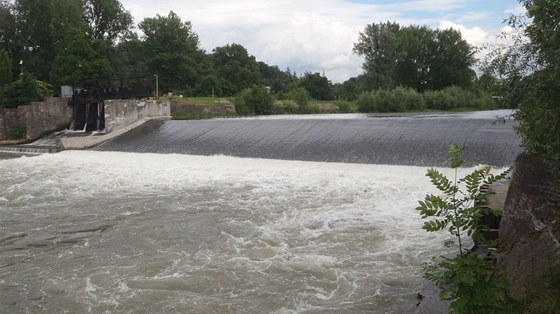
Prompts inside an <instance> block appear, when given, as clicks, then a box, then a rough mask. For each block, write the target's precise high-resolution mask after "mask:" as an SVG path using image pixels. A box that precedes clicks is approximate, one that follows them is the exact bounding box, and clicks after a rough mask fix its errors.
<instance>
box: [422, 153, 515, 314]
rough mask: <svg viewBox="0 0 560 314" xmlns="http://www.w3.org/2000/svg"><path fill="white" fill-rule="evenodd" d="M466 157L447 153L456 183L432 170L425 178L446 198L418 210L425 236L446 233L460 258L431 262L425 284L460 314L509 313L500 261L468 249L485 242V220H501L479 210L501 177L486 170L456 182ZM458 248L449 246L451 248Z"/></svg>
mask: <svg viewBox="0 0 560 314" xmlns="http://www.w3.org/2000/svg"><path fill="white" fill-rule="evenodd" d="M462 151H463V148H461V147H457V146H451V147H450V149H449V154H450V156H451V158H450V165H451V168H453V169H454V170H455V176H454V178H453V179H448V178H447V177H446V176H444V175H443V174H442V173H441V172H439V171H438V170H436V169H430V170H428V172H427V174H426V175H427V176H428V177H429V178H430V180H431V181H432V183H433V185H434V186H435V187H436V188H437V189H438V190H439V191H440V193H441V194H442V195H441V196H440V195H433V194H430V195H427V196H426V197H425V198H424V200H423V201H419V205H420V206H418V207H417V208H416V209H417V210H418V211H419V212H420V215H421V216H422V218H423V219H426V221H425V222H424V225H423V227H422V228H423V229H424V230H426V231H428V232H437V231H443V230H448V231H449V233H450V234H451V235H453V236H455V237H456V239H457V242H456V245H457V248H458V252H457V255H456V256H455V257H452V258H449V257H444V256H440V257H437V258H433V259H432V260H431V261H430V262H429V263H427V264H426V265H425V267H424V271H425V278H426V279H428V280H430V281H433V282H435V283H436V284H437V285H438V286H439V287H440V289H441V293H440V297H441V298H442V299H444V300H450V301H451V309H452V310H453V311H455V312H457V313H508V312H509V311H510V310H511V308H510V307H509V305H508V302H509V298H508V295H507V288H508V283H507V280H506V279H505V275H504V273H503V270H502V269H500V268H499V267H497V266H495V259H496V257H495V256H480V255H479V254H478V253H476V252H469V250H468V249H467V248H466V245H465V241H466V239H467V238H471V239H473V240H475V241H482V240H483V239H484V237H483V235H482V233H481V231H480V226H478V221H479V219H480V217H481V216H482V215H483V214H494V215H499V213H498V212H496V211H494V210H492V209H490V208H486V207H481V206H479V205H478V204H481V203H484V202H485V201H486V200H487V197H488V193H489V192H481V190H480V187H481V186H482V185H484V184H491V183H493V182H495V181H497V180H499V179H501V177H500V176H494V175H492V174H490V167H488V166H485V167H482V168H480V169H477V170H475V171H473V172H472V173H470V174H468V175H466V176H465V177H463V178H461V179H458V178H457V169H458V168H459V167H461V166H462V164H463V160H462V159H461V158H460V153H461V152H462ZM461 187H463V188H461ZM454 242H455V241H452V242H448V243H446V244H445V245H446V246H453V243H454Z"/></svg>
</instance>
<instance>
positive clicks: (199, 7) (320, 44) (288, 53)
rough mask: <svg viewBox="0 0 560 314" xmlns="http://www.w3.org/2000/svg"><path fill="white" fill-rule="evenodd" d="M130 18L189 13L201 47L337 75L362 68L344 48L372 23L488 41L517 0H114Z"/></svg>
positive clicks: (494, 37) (494, 38)
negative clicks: (235, 47) (232, 48)
mask: <svg viewBox="0 0 560 314" xmlns="http://www.w3.org/2000/svg"><path fill="white" fill-rule="evenodd" d="M121 3H122V4H123V6H124V8H125V9H126V10H129V11H130V12H131V14H132V16H133V17H134V20H135V23H136V24H137V23H139V22H140V21H142V20H143V19H144V18H146V17H155V16H156V15H157V14H159V15H162V16H167V14H168V13H169V11H173V12H175V13H177V14H178V15H179V16H180V17H181V19H182V20H183V22H186V21H190V22H191V23H192V27H193V31H194V32H195V33H196V34H197V35H198V36H199V40H200V44H201V48H202V49H204V50H205V51H206V52H208V53H211V52H212V50H213V49H214V48H216V47H222V46H225V45H228V44H232V43H236V44H240V45H242V46H243V47H245V48H246V49H247V50H248V52H249V54H250V55H253V56H255V58H256V59H257V60H258V61H263V62H265V63H266V64H268V65H271V66H272V65H277V66H278V67H279V68H280V69H281V70H286V69H287V68H288V67H289V68H290V70H291V71H292V72H294V71H295V72H296V73H297V74H298V75H302V74H304V73H305V72H311V73H315V72H318V73H325V75H326V77H327V78H328V79H329V80H330V81H332V82H333V83H340V82H343V81H346V80H348V79H349V78H351V77H355V76H358V75H360V74H362V73H363V70H362V64H363V59H362V58H361V57H359V56H358V55H356V54H354V53H353V51H352V48H353V47H354V43H355V42H357V41H358V37H359V34H360V32H363V31H364V29H365V27H366V26H367V25H369V24H372V23H380V22H386V21H391V22H398V23H399V24H401V25H428V26H430V27H432V28H439V29H446V28H454V29H456V30H459V31H460V32H461V33H462V35H463V38H464V39H465V40H467V41H468V42H469V43H470V44H471V45H474V46H481V45H483V44H484V43H495V42H496V41H497V40H498V39H497V36H498V35H499V34H500V33H501V32H502V31H504V30H506V31H507V25H506V24H504V23H503V20H504V19H506V18H507V17H508V16H509V15H510V14H512V13H520V12H523V11H522V10H523V9H522V7H521V5H520V4H519V2H518V1H517V0H397V1H388V0H307V1H303V0H299V1H298V0H266V1H264V0H235V1H233V0H204V1H200V0H121Z"/></svg>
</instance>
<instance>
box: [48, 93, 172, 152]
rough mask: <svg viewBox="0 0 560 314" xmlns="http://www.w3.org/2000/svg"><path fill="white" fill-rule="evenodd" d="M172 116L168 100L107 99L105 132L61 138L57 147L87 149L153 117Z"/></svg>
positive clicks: (165, 117)
mask: <svg viewBox="0 0 560 314" xmlns="http://www.w3.org/2000/svg"><path fill="white" fill-rule="evenodd" d="M170 118H171V105H170V103H169V101H167V100H133V99H126V100H106V101H105V132H104V133H103V134H97V135H90V136H80V137H65V138H60V139H58V141H57V147H58V148H59V149H61V150H63V149H87V148H90V147H93V146H96V145H99V144H101V143H103V142H106V141H109V140H112V139H113V138H115V137H118V136H120V135H122V134H124V133H126V132H128V131H131V130H133V129H135V128H137V127H139V126H141V125H142V124H144V123H146V122H147V121H149V120H151V119H170Z"/></svg>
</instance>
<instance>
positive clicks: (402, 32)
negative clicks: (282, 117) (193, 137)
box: [0, 0, 515, 114]
mask: <svg viewBox="0 0 560 314" xmlns="http://www.w3.org/2000/svg"><path fill="white" fill-rule="evenodd" d="M60 16H63V17H64V18H63V19H61V18H60ZM0 21H1V22H0V34H3V35H2V36H0V97H3V98H4V100H5V101H2V102H0V106H4V107H13V106H17V105H19V104H20V102H19V101H14V100H13V99H9V97H10V96H9V95H6V93H7V92H6V90H7V89H9V85H10V84H12V82H14V81H18V80H20V79H21V75H22V74H23V73H30V74H32V75H33V76H34V77H35V78H36V80H37V82H41V84H44V85H46V86H51V92H50V93H51V94H52V91H53V90H54V94H56V93H58V91H59V87H60V86H61V85H72V84H73V83H79V82H84V81H92V80H100V81H103V80H106V79H108V78H112V79H115V78H120V77H127V76H135V77H138V76H142V77H144V79H145V80H146V82H145V83H146V85H147V87H148V88H151V89H153V90H154V91H155V89H156V88H155V83H156V82H155V81H156V77H155V75H154V74H157V77H158V83H159V84H158V86H159V91H160V94H163V95H165V94H167V93H173V94H174V95H183V96H184V97H186V98H191V97H218V98H228V99H230V101H232V102H237V103H238V104H239V107H240V109H239V110H240V111H241V112H246V113H255V114H270V113H284V112H286V113H315V112H322V111H324V110H326V109H325V108H323V107H321V106H315V105H314V101H321V102H322V101H329V102H336V104H337V106H338V108H339V111H338V112H352V111H354V103H353V102H355V101H356V100H357V99H358V98H360V97H362V98H363V97H366V96H361V95H364V94H376V95H375V97H376V98H377V99H379V100H378V101H379V102H381V104H379V106H377V105H372V106H369V107H368V106H365V107H366V108H362V109H360V111H364V112H371V111H378V110H377V109H374V107H379V108H380V110H379V111H391V112H393V111H403V110H404V111H406V110H419V109H422V108H423V107H424V105H425V107H426V108H428V109H431V108H433V109H440V110H441V109H452V110H453V109H455V108H456V107H457V106H456V105H455V104H448V102H447V101H448V100H449V99H448V98H446V96H447V95H448V94H449V92H445V93H443V94H442V93H440V92H439V91H441V90H444V89H446V88H449V87H451V86H457V87H458V88H461V89H465V90H469V91H472V92H474V93H475V94H477V95H478V94H481V93H489V94H491V95H493V94H494V92H496V89H494V85H492V84H482V83H483V82H482V81H481V78H482V77H477V75H476V74H475V72H474V71H473V70H472V67H473V66H474V64H475V61H476V60H475V58H474V57H473V56H474V52H475V48H474V47H472V46H470V45H469V44H468V43H467V42H466V41H465V40H464V39H463V38H462V35H461V33H460V32H458V31H455V30H438V29H432V28H430V27H428V26H415V25H414V26H401V25H399V24H398V23H393V22H387V23H381V24H375V23H374V24H371V25H368V26H367V27H366V28H365V29H364V31H363V32H362V33H361V34H360V37H359V40H358V41H357V42H356V43H355V46H354V52H355V53H357V54H359V55H361V56H362V57H364V60H365V62H364V65H363V69H364V73H363V74H362V75H359V76H358V77H353V78H349V79H348V80H347V81H344V82H341V83H332V82H331V81H329V80H328V79H327V78H326V77H325V76H324V75H322V74H320V73H317V72H306V73H300V74H298V73H296V72H294V71H292V70H290V68H289V67H288V68H286V69H285V70H281V69H280V68H279V67H278V66H276V65H269V64H266V63H265V62H262V61H257V59H256V57H255V56H253V55H251V54H250V53H249V52H248V51H247V49H246V48H245V47H243V46H242V45H240V44H237V43H231V44H227V45H225V46H221V47H216V48H214V49H213V50H212V51H210V52H206V51H204V50H203V49H202V48H201V47H200V40H199V37H198V35H197V34H196V33H195V32H194V30H193V25H192V24H191V22H189V21H185V20H184V19H183V18H182V17H180V16H179V15H177V14H176V13H175V12H172V11H171V12H169V13H168V14H167V15H156V16H155V17H147V18H144V19H143V20H141V21H140V22H139V23H138V26H137V28H138V30H139V32H136V31H135V30H134V25H133V17H132V16H131V14H130V12H129V11H127V10H126V8H125V7H124V6H123V5H122V4H121V3H120V1H118V0H104V1H94V0H83V1H82V0H58V1H47V2H44V3H43V2H42V1H39V2H37V1H34V0H10V1H0ZM21 47H24V49H21ZM39 47H40V49H38V48H39ZM492 79H493V80H487V81H493V82H494V81H499V79H498V78H495V77H492ZM263 86H266V87H267V90H268V91H269V92H270V93H271V94H272V96H273V98H274V100H275V102H276V101H280V103H279V104H280V105H279V104H278V103H276V105H275V106H273V108H267V106H268V105H264V104H263V105H258V104H255V105H252V104H245V105H244V104H243V102H246V100H248V99H246V98H247V97H248V96H247V90H254V89H255V88H256V89H259V88H261V87H263ZM401 88H404V89H406V90H407V91H408V90H409V89H411V90H413V91H415V92H417V93H420V94H422V95H423V97H422V98H423V99H424V100H423V101H420V102H418V103H415V104H412V103H410V102H407V104H405V105H404V106H402V105H401V103H400V99H399V98H398V97H400V96H399V95H397V101H396V103H395V104H392V103H391V102H392V100H391V99H392V98H394V97H393V96H394V95H393V94H394V93H397V94H399V93H400V92H401V91H402V90H401ZM395 89H396V91H394V92H387V91H393V90H395ZM409 94H410V93H409ZM1 95H3V96H1ZM379 95H382V96H383V97H377V96H379ZM41 96H42V97H44V95H41ZM256 96H257V95H255V97H256ZM258 97H265V96H263V95H261V96H258ZM40 98H41V97H35V98H33V99H34V100H39V99H40ZM234 99H239V100H234ZM418 99H419V98H418ZM241 100H243V101H241ZM248 101H249V103H250V102H252V101H253V100H250V99H249V100H248ZM451 101H453V99H451ZM294 104H295V105H294ZM205 105H209V106H211V105H213V104H212V103H211V102H208V103H205ZM262 106H264V107H262ZM460 106H461V107H463V106H464V105H463V104H461V105H460ZM513 106H515V104H513ZM356 107H360V106H359V105H356ZM447 107H449V108H447ZM466 107H469V108H473V109H477V108H481V107H483V106H482V105H481V104H474V105H467V106H466ZM326 111H328V112H332V111H335V110H333V109H328V110H326Z"/></svg>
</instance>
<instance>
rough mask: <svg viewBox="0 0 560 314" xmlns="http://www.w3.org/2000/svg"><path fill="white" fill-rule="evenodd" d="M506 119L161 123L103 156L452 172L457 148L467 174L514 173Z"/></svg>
mask: <svg viewBox="0 0 560 314" xmlns="http://www.w3.org/2000/svg"><path fill="white" fill-rule="evenodd" d="M500 114H501V115H503V114H504V113H503V112H482V113H470V114H421V115H407V116H396V117H395V116H393V117H389V116H382V117H379V116H377V117H371V116H364V115H357V114H353V115H352V114H351V115H332V116H328V115H317V116H300V117H295V116H292V117H286V116H280V117H261V118H230V119H211V120H187V121H175V120H172V121H163V122H162V121H155V122H152V123H148V124H146V125H144V126H143V127H140V128H137V129H135V130H133V131H131V132H129V133H127V134H125V135H123V136H121V137H119V138H116V139H114V140H112V141H110V142H108V143H105V144H102V145H100V146H98V147H96V148H95V149H96V150H103V151H120V152H149V153H166V154H172V153H177V154H193V155H231V156H237V157H252V158H268V159H286V160H306V161H324V162H346V163H368V164H394V165H416V166H447V160H448V154H447V151H448V148H449V146H450V145H452V144H455V145H466V146H467V149H466V151H465V153H464V154H463V157H464V159H465V165H466V166H473V165H479V164H488V165H492V166H496V167H503V166H509V165H512V164H513V162H514V160H515V157H516V156H517V155H518V154H519V153H520V151H521V149H520V147H519V144H520V140H519V137H518V136H517V134H515V132H514V130H513V124H514V122H513V121H512V120H506V122H505V124H495V123H493V122H494V121H495V116H499V115H500Z"/></svg>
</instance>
